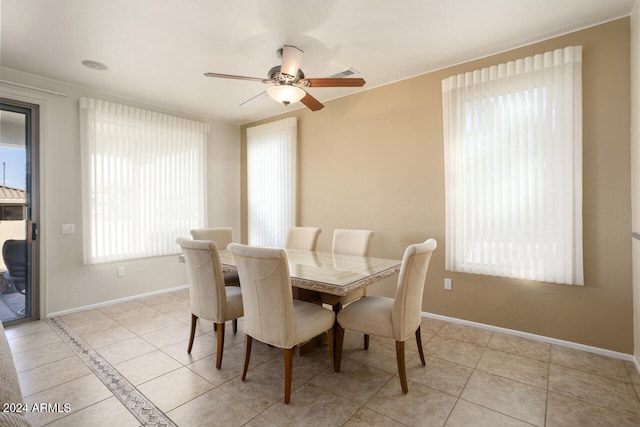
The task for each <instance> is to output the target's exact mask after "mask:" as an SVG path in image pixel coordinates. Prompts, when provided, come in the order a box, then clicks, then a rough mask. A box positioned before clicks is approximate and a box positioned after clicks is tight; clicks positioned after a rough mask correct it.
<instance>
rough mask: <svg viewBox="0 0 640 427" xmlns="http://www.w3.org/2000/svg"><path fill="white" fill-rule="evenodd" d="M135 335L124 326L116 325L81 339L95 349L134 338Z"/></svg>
mask: <svg viewBox="0 0 640 427" xmlns="http://www.w3.org/2000/svg"><path fill="white" fill-rule="evenodd" d="M135 336H136V334H134V333H133V332H131V331H130V330H129V329H127V328H125V327H124V326H120V325H116V326H112V327H110V328H107V329H103V330H101V331H98V332H94V333H91V334H88V335H85V336H83V337H82V339H83V340H84V341H85V342H86V343H87V344H89V345H90V346H91V347H93V348H95V349H97V348H100V347H104V346H107V345H111V344H115V343H118V342H121V341H125V340H128V339H130V338H134V337H135Z"/></svg>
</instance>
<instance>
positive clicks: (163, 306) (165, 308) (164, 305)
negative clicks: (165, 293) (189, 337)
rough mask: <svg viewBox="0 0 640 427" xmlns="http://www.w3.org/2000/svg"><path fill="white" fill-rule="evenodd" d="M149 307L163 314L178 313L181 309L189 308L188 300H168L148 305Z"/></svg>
mask: <svg viewBox="0 0 640 427" xmlns="http://www.w3.org/2000/svg"><path fill="white" fill-rule="evenodd" d="M147 305H148V306H149V307H151V308H153V309H155V310H158V311H159V312H161V313H165V314H166V313H169V312H171V311H176V310H177V309H179V308H182V309H184V308H189V300H188V299H167V300H165V301H161V302H158V303H156V304H147Z"/></svg>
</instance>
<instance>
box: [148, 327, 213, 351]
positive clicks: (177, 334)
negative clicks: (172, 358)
mask: <svg viewBox="0 0 640 427" xmlns="http://www.w3.org/2000/svg"><path fill="white" fill-rule="evenodd" d="M190 335H191V328H190V327H189V326H187V325H185V324H184V323H175V324H173V325H171V326H168V327H166V328H162V329H159V330H157V331H154V332H150V333H148V334H144V335H142V338H144V339H145V340H146V341H148V342H149V343H151V344H153V345H154V346H156V347H158V348H162V347H167V346H169V345H171V344H174V343H176V342H180V341H184V340H185V339H189V336H190ZM201 335H202V332H199V331H197V330H196V336H195V339H201V338H200V336H201Z"/></svg>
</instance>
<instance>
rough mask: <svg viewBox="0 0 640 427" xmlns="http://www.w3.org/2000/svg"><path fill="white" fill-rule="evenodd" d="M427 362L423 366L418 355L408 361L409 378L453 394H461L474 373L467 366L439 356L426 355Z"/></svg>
mask: <svg viewBox="0 0 640 427" xmlns="http://www.w3.org/2000/svg"><path fill="white" fill-rule="evenodd" d="M425 362H426V363H427V364H426V366H422V364H421V363H420V357H419V356H417V355H416V356H415V357H413V358H412V359H411V363H407V378H408V380H409V381H412V382H415V383H418V384H422V385H424V386H427V387H431V388H434V389H436V390H439V391H442V392H444V393H448V394H451V395H453V396H460V393H462V390H463V389H464V386H465V384H467V381H469V377H471V374H472V373H473V369H471V368H469V367H467V366H463V365H458V364H457V363H453V362H448V361H446V360H443V359H439V358H437V357H432V356H425Z"/></svg>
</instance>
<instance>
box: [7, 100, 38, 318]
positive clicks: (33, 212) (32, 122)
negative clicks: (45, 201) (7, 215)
mask: <svg viewBox="0 0 640 427" xmlns="http://www.w3.org/2000/svg"><path fill="white" fill-rule="evenodd" d="M0 104H4V105H8V106H10V107H16V108H15V111H14V110H11V109H7V111H14V112H18V113H24V111H25V110H26V111H27V112H28V114H26V115H25V137H26V138H25V139H26V141H25V144H26V146H27V145H28V149H27V156H26V161H27V162H26V174H27V176H26V189H25V190H26V194H27V206H26V209H27V215H26V226H25V234H26V238H27V239H29V237H30V235H31V234H32V231H35V235H34V236H33V239H32V241H31V243H30V245H29V252H30V255H31V259H30V261H31V263H30V265H31V268H30V269H29V273H30V274H29V275H28V276H27V277H28V280H29V282H28V284H27V286H26V288H27V289H28V290H29V291H30V292H28V293H27V299H26V302H25V303H26V304H28V305H29V306H30V307H29V309H30V310H29V313H30V316H29V317H25V318H23V319H17V320H12V321H9V322H5V324H6V325H12V324H18V323H23V322H29V321H32V320H38V319H40V318H41V311H40V309H41V304H40V267H41V265H40V232H39V227H40V105H39V104H35V103H29V102H24V101H20V100H17V99H10V98H5V97H2V96H1V94H0ZM31 224H36V229H35V230H34V229H33V228H32V225H31Z"/></svg>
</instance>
